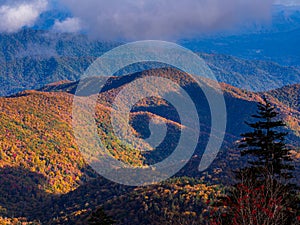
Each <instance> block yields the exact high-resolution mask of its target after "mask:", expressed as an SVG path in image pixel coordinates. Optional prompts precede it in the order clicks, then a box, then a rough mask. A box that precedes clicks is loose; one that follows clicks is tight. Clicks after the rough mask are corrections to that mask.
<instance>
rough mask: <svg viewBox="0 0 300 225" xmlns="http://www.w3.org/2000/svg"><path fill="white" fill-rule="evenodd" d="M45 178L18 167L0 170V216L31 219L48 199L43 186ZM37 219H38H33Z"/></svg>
mask: <svg viewBox="0 0 300 225" xmlns="http://www.w3.org/2000/svg"><path fill="white" fill-rule="evenodd" d="M44 184H46V178H45V177H44V176H43V175H41V174H39V173H35V172H31V171H29V170H27V169H25V168H20V167H4V168H1V169H0V207H2V208H0V216H3V217H30V218H31V217H32V215H36V214H37V213H36V212H38V211H39V210H40V209H41V207H42V206H43V205H45V203H46V202H47V201H48V200H49V199H50V196H49V194H47V193H45V192H44V191H43V190H42V189H43V185H44ZM33 219H38V218H33Z"/></svg>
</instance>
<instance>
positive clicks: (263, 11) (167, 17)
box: [62, 0, 274, 40]
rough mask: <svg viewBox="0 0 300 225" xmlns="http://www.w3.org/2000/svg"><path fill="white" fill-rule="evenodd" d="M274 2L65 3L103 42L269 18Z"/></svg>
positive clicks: (181, 33) (196, 32)
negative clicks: (104, 40)
mask: <svg viewBox="0 0 300 225" xmlns="http://www.w3.org/2000/svg"><path fill="white" fill-rule="evenodd" d="M273 2H274V1H273V0H109V1H108V0H85V1H78V0H62V3H64V4H65V5H66V6H67V7H68V8H69V9H70V10H71V12H72V13H73V15H74V16H75V17H78V18H80V19H81V21H82V22H83V23H84V24H85V25H86V27H85V28H86V29H87V30H88V31H89V33H90V34H92V35H93V36H95V37H98V38H102V39H108V40H112V39H128V40H136V39H175V38H181V37H192V36H196V35H199V34H201V33H202V34H203V33H207V32H210V31H218V30H222V29H230V28H232V27H235V26H236V25H237V24H239V25H241V24H244V23H246V22H249V21H257V20H264V19H267V18H269V17H270V14H271V7H272V4H273Z"/></svg>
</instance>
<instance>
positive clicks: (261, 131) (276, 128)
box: [239, 99, 295, 180]
mask: <svg viewBox="0 0 300 225" xmlns="http://www.w3.org/2000/svg"><path fill="white" fill-rule="evenodd" d="M252 117H253V118H254V119H256V120H257V121H256V122H253V123H248V122H246V123H247V125H248V126H249V127H250V128H252V131H250V132H248V133H245V134H242V135H241V136H242V137H243V139H242V141H241V144H240V145H239V148H241V149H242V151H241V155H242V156H248V163H249V166H248V168H246V169H245V171H248V172H249V171H251V177H254V178H259V177H261V176H262V175H267V176H269V178H270V179H277V180H281V179H282V178H284V179H285V180H288V179H290V178H292V177H293V176H292V171H293V170H294V169H295V168H294V166H293V165H292V164H291V161H292V159H291V157H290V154H289V149H288V148H287V146H286V143H285V137H286V136H287V133H285V132H281V131H280V128H282V127H284V126H285V124H284V122H283V121H282V120H279V119H277V117H278V113H277V112H276V111H275V107H274V106H272V105H271V104H270V102H269V101H268V100H267V99H264V102H263V103H258V112H257V114H256V115H252ZM264 178H265V177H264Z"/></svg>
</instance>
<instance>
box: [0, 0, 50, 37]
mask: <svg viewBox="0 0 300 225" xmlns="http://www.w3.org/2000/svg"><path fill="white" fill-rule="evenodd" d="M47 5H48V2H47V0H31V1H27V2H25V1H9V2H7V3H5V4H2V5H1V4H0V21H1V23H0V32H7V33H11V32H16V31H18V30H19V29H21V28H22V27H24V26H28V27H30V26H33V25H34V23H35V21H36V20H37V19H38V17H39V16H40V14H41V13H42V12H44V11H45V10H46V9H47Z"/></svg>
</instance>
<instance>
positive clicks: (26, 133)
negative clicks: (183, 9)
mask: <svg viewBox="0 0 300 225" xmlns="http://www.w3.org/2000/svg"><path fill="white" fill-rule="evenodd" d="M147 76H161V77H165V78H168V79H171V80H173V81H175V82H177V83H179V84H180V85H181V86H182V87H183V88H184V89H185V90H186V91H187V92H188V93H189V94H190V96H191V97H192V99H193V100H194V102H195V104H196V107H197V109H198V113H199V116H200V123H201V135H200V139H199V143H198V147H197V149H196V151H195V154H194V156H193V158H192V160H191V161H190V162H189V163H188V164H187V165H186V166H185V167H184V168H183V169H182V170H181V171H180V172H179V173H177V175H176V176H175V178H173V179H171V180H169V181H166V183H165V184H164V185H162V186H161V185H156V186H153V187H151V186H150V187H144V188H133V187H126V186H122V185H118V184H115V183H113V182H110V181H108V180H106V179H104V178H102V177H100V176H98V175H97V174H96V173H95V172H94V171H93V170H92V168H90V167H89V166H88V165H87V164H86V162H85V160H84V159H83V157H82V155H81V154H80V151H79V149H78V147H77V143H76V141H75V138H74V134H73V132H72V124H71V122H72V114H71V112H72V101H73V94H74V91H75V89H76V87H77V84H78V83H77V82H72V81H62V82H59V83H54V84H50V85H47V86H45V87H43V88H41V89H39V90H33V91H24V92H20V93H18V94H16V95H13V96H10V97H1V98H0V109H1V110H0V176H1V179H0V187H1V188H0V191H1V193H0V216H2V217H8V218H24V217H25V218H27V220H28V221H41V222H42V223H43V224H44V223H46V224H47V223H49V224H57V223H60V224H74V223H75V221H85V220H86V219H87V218H88V217H89V215H90V213H91V212H92V211H93V210H96V209H97V207H99V206H103V207H104V209H105V211H106V212H107V213H108V214H109V215H112V216H113V217H114V219H116V220H118V221H122V223H123V224H124V223H125V224H126V219H128V218H131V219H130V220H131V221H136V222H135V223H134V224H141V221H142V220H141V218H145V215H148V217H147V218H148V219H155V220H159V219H161V220H163V219H167V220H170V221H178V215H182V214H184V215H185V216H184V217H183V218H182V219H183V220H185V222H186V224H190V223H189V222H188V221H192V220H195V219H196V220H198V219H199V220H200V219H203V216H205V212H206V210H207V204H208V203H207V201H208V200H209V199H211V198H213V197H214V196H215V195H216V194H217V193H220V192H219V191H221V190H222V187H220V186H218V185H219V184H220V183H225V184H226V183H228V181H230V180H229V179H228V178H230V173H229V171H230V170H231V169H232V168H235V167H237V166H240V165H241V164H243V162H241V161H240V160H239V157H238V152H237V150H236V148H235V144H234V143H235V141H237V140H239V135H240V133H242V132H245V131H246V130H247V127H246V125H245V124H244V121H245V120H249V119H250V115H251V114H253V113H255V111H256V102H259V101H261V99H262V96H267V97H268V98H269V99H270V101H271V102H272V103H273V104H274V105H275V106H276V108H277V110H278V112H279V113H280V115H281V117H282V118H283V119H284V121H285V122H286V123H287V124H288V127H287V129H288V130H286V131H288V132H289V137H288V143H289V144H290V145H291V146H294V150H295V152H297V151H298V149H297V148H296V147H299V146H298V144H299V138H300V137H299V130H300V129H299V119H300V116H299V114H300V113H299V110H298V109H299V99H295V100H294V101H287V99H288V98H289V97H290V96H291V95H293V96H295V97H296V96H297V93H299V85H293V86H287V87H284V88H282V89H277V90H274V91H270V92H264V93H253V92H250V91H246V90H241V89H238V88H235V87H233V86H230V85H228V84H222V89H223V91H224V97H225V101H226V105H227V122H228V126H227V130H226V136H225V141H224V143H223V148H222V151H221V152H220V153H219V156H218V157H217V159H216V160H215V161H214V163H213V164H212V165H211V167H210V168H209V169H208V170H206V171H204V172H202V173H199V171H198V170H197V166H198V165H199V162H200V159H201V156H202V154H203V151H204V148H205V145H206V143H207V139H208V136H209V133H210V122H209V121H210V111H209V106H208V104H207V101H206V99H205V96H204V95H203V93H202V92H201V90H200V89H199V87H197V86H195V85H193V83H194V81H193V80H192V79H191V77H190V76H188V75H186V74H184V73H182V72H180V71H177V70H174V69H167V68H166V69H159V70H150V71H144V72H142V73H134V74H130V75H127V76H123V77H113V78H111V79H110V80H109V81H108V83H107V84H106V86H105V88H104V89H103V91H102V92H101V93H100V95H99V100H98V105H97V107H96V117H95V119H96V122H97V124H98V128H99V129H98V133H99V134H100V137H101V140H102V141H103V142H104V143H105V144H106V146H107V148H108V149H109V151H110V153H111V154H112V155H113V156H114V157H115V158H116V159H118V160H120V161H123V162H125V163H128V164H131V165H134V166H143V165H145V164H149V163H153V162H158V161H160V160H162V159H163V158H165V157H166V156H168V155H169V154H170V152H171V151H173V147H172V146H173V145H174V143H175V142H174V140H176V135H178V132H179V129H178V128H179V126H180V125H179V123H180V121H179V118H178V116H177V115H176V113H175V112H174V109H173V108H172V106H171V105H170V104H169V103H168V102H166V101H164V100H163V99H159V98H152V99H145V100H143V101H140V102H138V103H137V104H136V105H135V106H134V108H133V110H132V111H131V116H130V120H131V124H132V129H133V131H134V132H135V133H136V134H137V135H139V136H141V137H147V136H148V135H149V130H148V129H146V128H145V127H148V125H149V120H150V119H151V118H153V117H155V118H156V119H157V120H158V121H161V122H162V121H163V122H165V123H166V124H167V126H168V128H169V131H170V132H168V135H169V136H167V137H166V138H165V140H163V143H162V144H161V145H160V146H159V147H158V148H157V149H156V150H155V151H150V152H145V153H141V152H140V151H138V150H135V149H134V148H131V147H130V146H127V145H123V144H122V142H120V141H118V140H117V138H116V137H115V135H114V133H113V132H112V127H111V124H110V117H109V114H110V111H111V106H112V102H113V99H114V98H115V96H116V95H117V93H119V91H120V90H121V89H122V88H123V87H124V86H125V85H126V84H127V83H128V82H130V81H132V80H134V79H136V78H142V77H147ZM95 79H96V78H95ZM96 81H97V80H96ZM202 82H203V84H206V85H208V88H214V84H213V83H206V81H202ZM94 84H95V80H93V79H91V80H88V81H87V84H86V85H94ZM144 88H150V87H144ZM161 88H168V87H161ZM82 101H85V102H86V101H89V97H88V96H86V97H82ZM288 102H289V104H288ZM124 104H126V102H125V103H124ZM83 110H84V109H83ZM175 144H176V143H175ZM142 147H145V149H147V148H148V146H142ZM295 160H297V159H295ZM296 162H298V161H295V163H296ZM297 165H299V163H297ZM299 171H300V168H299V166H298V168H297V171H296V173H297V174H299ZM185 176H188V177H190V178H182V177H185ZM176 177H177V178H176ZM195 179H196V180H195ZM187 185H189V188H190V189H188V190H190V191H188V192H186V191H185V190H184V189H182V186H185V187H187ZM176 193H177V194H176ZM142 198H144V199H142ZM147 198H148V199H149V198H151V199H154V200H153V201H149V200H147ZM155 199H157V201H156V200H155ZM172 199H173V200H172ZM119 204H122V207H121V208H120V207H119V206H118V205H119ZM166 204H171V206H172V207H174V210H173V211H172V212H171V211H168V209H167V208H168V207H167V205H166ZM171 206H170V207H171ZM157 208H158V209H166V211H163V212H162V213H163V214H157ZM115 212H118V213H117V214H116V213H115ZM148 212H151V213H148ZM127 215H129V217H127ZM20 220H22V219H20ZM143 221H144V220H143ZM145 221H147V220H145ZM182 224H184V222H182Z"/></svg>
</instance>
